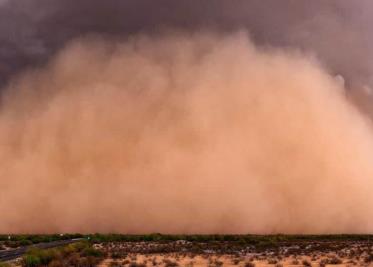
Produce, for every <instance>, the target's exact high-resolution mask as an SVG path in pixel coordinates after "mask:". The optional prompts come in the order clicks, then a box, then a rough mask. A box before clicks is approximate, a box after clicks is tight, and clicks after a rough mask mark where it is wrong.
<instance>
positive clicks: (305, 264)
mask: <svg viewBox="0 0 373 267" xmlns="http://www.w3.org/2000/svg"><path fill="white" fill-rule="evenodd" d="M302 264H303V266H308V267H309V266H312V265H311V263H310V262H309V261H308V260H303V261H302Z"/></svg>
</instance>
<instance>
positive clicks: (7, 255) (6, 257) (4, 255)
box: [0, 238, 82, 261]
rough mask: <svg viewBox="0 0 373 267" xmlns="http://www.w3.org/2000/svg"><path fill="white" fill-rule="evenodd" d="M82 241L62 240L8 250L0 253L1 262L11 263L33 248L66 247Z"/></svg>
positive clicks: (78, 239) (79, 239)
mask: <svg viewBox="0 0 373 267" xmlns="http://www.w3.org/2000/svg"><path fill="white" fill-rule="evenodd" d="M81 240H82V238H77V239H69V240H60V241H53V242H48V243H39V244H35V245H31V246H24V247H19V248H16V249H11V250H6V251H0V261H10V260H14V259H16V258H19V257H21V256H22V255H23V254H25V253H26V251H27V250H28V249H29V248H31V247H36V248H41V249H47V248H54V247H60V246H65V245H68V244H71V243H75V242H79V241H81Z"/></svg>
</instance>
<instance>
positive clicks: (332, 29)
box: [0, 0, 373, 233]
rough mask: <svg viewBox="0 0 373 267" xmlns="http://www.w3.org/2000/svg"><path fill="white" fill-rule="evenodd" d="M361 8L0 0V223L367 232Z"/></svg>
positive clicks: (372, 7)
mask: <svg viewBox="0 0 373 267" xmlns="http://www.w3.org/2000/svg"><path fill="white" fill-rule="evenodd" d="M372 20H373V3H372V2H371V1H370V0H356V1H350V0H330V1H323V0H313V1H308V0H282V1H278V0H268V1H262V0H236V1H226V0H216V1H212V0H211V1H210V0H207V1H194V0H177V1H175V0H158V1H151V0H133V1H129V0H122V1H118V0H105V1H102V0H64V1H62V0H7V1H2V0H0V87H1V89H0V92H1V97H0V100H1V102H0V148H1V149H0V162H1V164H2V168H1V169H0V188H1V189H2V193H1V194H0V214H7V217H6V218H4V219H2V220H0V233H1V232H12V233H20V232H22V233H25V232H27V233H42V232H48V233H51V232H122V233H149V232H165V233H248V232H250V233H279V232H280V233H341V232H344V233H345V232H348V233H361V232H372V231H373V225H372V224H371V223H370V221H371V216H372V210H373V208H372V205H373V204H372V203H373V199H372V194H371V193H370V190H369V188H371V186H372V182H373V181H372V180H371V177H372V175H373V168H372V166H373V164H372V162H371V160H372V158H373V154H372V153H373V152H372V151H373V130H372V125H371V119H372V118H373V103H372V101H373V93H372V89H371V88H373V54H372V52H371V47H373V29H372V27H371V25H372V22H373V21H372ZM305 196H307V197H306V198H305ZM9 203H11V205H10V204H9ZM40 210H42V211H43V214H40V213H39V212H38V211H40ZM253 218H255V219H253Z"/></svg>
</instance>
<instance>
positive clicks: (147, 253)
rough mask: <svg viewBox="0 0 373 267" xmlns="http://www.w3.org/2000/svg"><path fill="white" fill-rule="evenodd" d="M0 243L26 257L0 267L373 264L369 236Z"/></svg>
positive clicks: (55, 239) (0, 248) (120, 237)
mask: <svg viewBox="0 0 373 267" xmlns="http://www.w3.org/2000/svg"><path fill="white" fill-rule="evenodd" d="M2 239H3V240H1V238H0V256H1V252H4V251H11V250H14V249H20V248H21V249H22V248H25V250H24V251H25V253H24V254H23V255H21V256H20V257H18V258H17V259H14V260H12V261H7V262H0V267H10V266H24V267H39V266H48V267H65V266H66V267H67V266H77V267H92V266H100V267H120V266H129V267H136V266H138V267H145V266H162V267H172V266H188V267H192V266H195V267H199V266H209V267H218V266H227V267H228V266H241V267H253V266H257V267H261V266H275V267H280V266H321V267H322V266H373V238H372V237H371V236H366V235H365V236H357V235H353V236H350V235H348V236H346V235H344V236H286V235H275V236H250V235H244V236H233V235H227V236H221V235H213V236H202V235H200V236H198V235H196V236H167V235H160V234H153V235H146V236H126V235H87V236H83V235H78V236H57V235H55V236H52V237H43V238H40V237H35V236H32V237H27V236H26V237H25V236H23V237H11V238H10V239H9V237H8V239H7V238H5V237H3V238H2ZM48 240H49V242H61V240H73V241H74V243H71V244H68V245H63V246H58V247H54V248H48V249H41V248H40V247H37V246H40V244H47V243H48ZM75 241H76V242H75ZM25 244H27V245H26V246H25ZM30 244H31V245H30Z"/></svg>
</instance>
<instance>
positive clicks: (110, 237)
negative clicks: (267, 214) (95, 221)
mask: <svg viewBox="0 0 373 267" xmlns="http://www.w3.org/2000/svg"><path fill="white" fill-rule="evenodd" d="M74 238H85V239H87V240H89V241H91V242H94V243H99V242H141V241H144V242H151V241H153V242H154V241H155V242H170V241H178V240H185V241H189V242H216V241H218V242H242V243H246V244H259V243H263V242H264V243H272V242H274V243H277V242H299V241H305V242H306V241H349V240H351V241H370V240H372V241H373V235H365V234H364V235H359V234H341V235H283V234H277V235H218V234H216V235H167V234H158V233H156V234H148V235H126V234H90V235H83V234H63V235H62V234H54V235H0V241H13V242H19V243H20V244H21V245H28V244H36V243H42V242H51V241H57V240H66V239H74Z"/></svg>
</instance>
